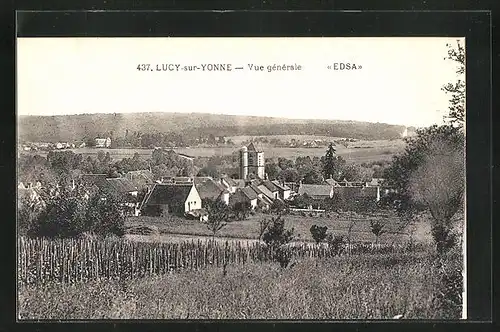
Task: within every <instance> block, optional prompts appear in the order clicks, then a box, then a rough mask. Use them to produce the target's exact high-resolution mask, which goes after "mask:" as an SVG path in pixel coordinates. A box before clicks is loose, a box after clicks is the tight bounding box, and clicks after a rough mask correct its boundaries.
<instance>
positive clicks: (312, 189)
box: [298, 184, 332, 196]
mask: <svg viewBox="0 0 500 332" xmlns="http://www.w3.org/2000/svg"><path fill="white" fill-rule="evenodd" d="M331 191H332V186H330V185H325V184H301V185H300V187H299V192H298V194H299V195H303V194H308V195H309V196H330V192H331Z"/></svg>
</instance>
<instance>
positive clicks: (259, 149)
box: [247, 142, 262, 152]
mask: <svg viewBox="0 0 500 332" xmlns="http://www.w3.org/2000/svg"><path fill="white" fill-rule="evenodd" d="M247 151H251V152H262V147H261V146H260V145H259V144H257V143H255V142H251V143H250V144H248V145H247Z"/></svg>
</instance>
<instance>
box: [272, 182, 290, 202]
mask: <svg viewBox="0 0 500 332" xmlns="http://www.w3.org/2000/svg"><path fill="white" fill-rule="evenodd" d="M272 182H273V184H274V185H275V186H276V187H277V188H278V196H279V198H281V199H282V200H286V199H288V198H290V192H291V189H290V187H289V186H287V185H286V184H285V183H284V182H280V181H278V180H274V181H272Z"/></svg>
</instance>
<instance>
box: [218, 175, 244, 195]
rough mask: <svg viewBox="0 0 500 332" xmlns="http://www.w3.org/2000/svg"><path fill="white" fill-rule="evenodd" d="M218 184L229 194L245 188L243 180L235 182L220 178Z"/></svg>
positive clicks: (231, 179) (227, 178) (230, 179)
mask: <svg viewBox="0 0 500 332" xmlns="http://www.w3.org/2000/svg"><path fill="white" fill-rule="evenodd" d="M220 183H221V184H222V185H223V186H224V187H225V188H226V189H227V190H228V191H229V192H230V193H231V194H234V193H235V192H236V190H237V189H238V188H244V187H245V181H244V180H236V179H233V178H230V177H228V176H224V177H222V178H220Z"/></svg>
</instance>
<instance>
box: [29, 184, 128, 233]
mask: <svg viewBox="0 0 500 332" xmlns="http://www.w3.org/2000/svg"><path fill="white" fill-rule="evenodd" d="M80 189H81V188H77V189H75V190H62V192H61V193H60V194H58V195H54V196H52V197H50V198H49V199H48V200H47V205H46V207H45V208H44V209H43V210H42V211H41V212H40V213H39V214H38V215H37V217H36V219H35V220H34V221H33V223H32V226H31V227H30V228H29V230H28V232H27V235H28V236H32V237H36V236H41V237H48V238H53V237H76V236H79V235H81V234H83V233H85V232H89V233H94V234H96V235H101V236H103V235H108V234H115V235H119V236H121V235H123V234H124V223H125V217H124V214H123V211H122V207H121V206H120V205H119V203H118V201H117V200H116V199H115V198H114V197H112V196H110V195H107V194H105V193H103V192H99V193H95V194H94V195H92V196H91V197H90V198H88V197H86V196H85V195H83V192H82V191H81V190H80Z"/></svg>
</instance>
